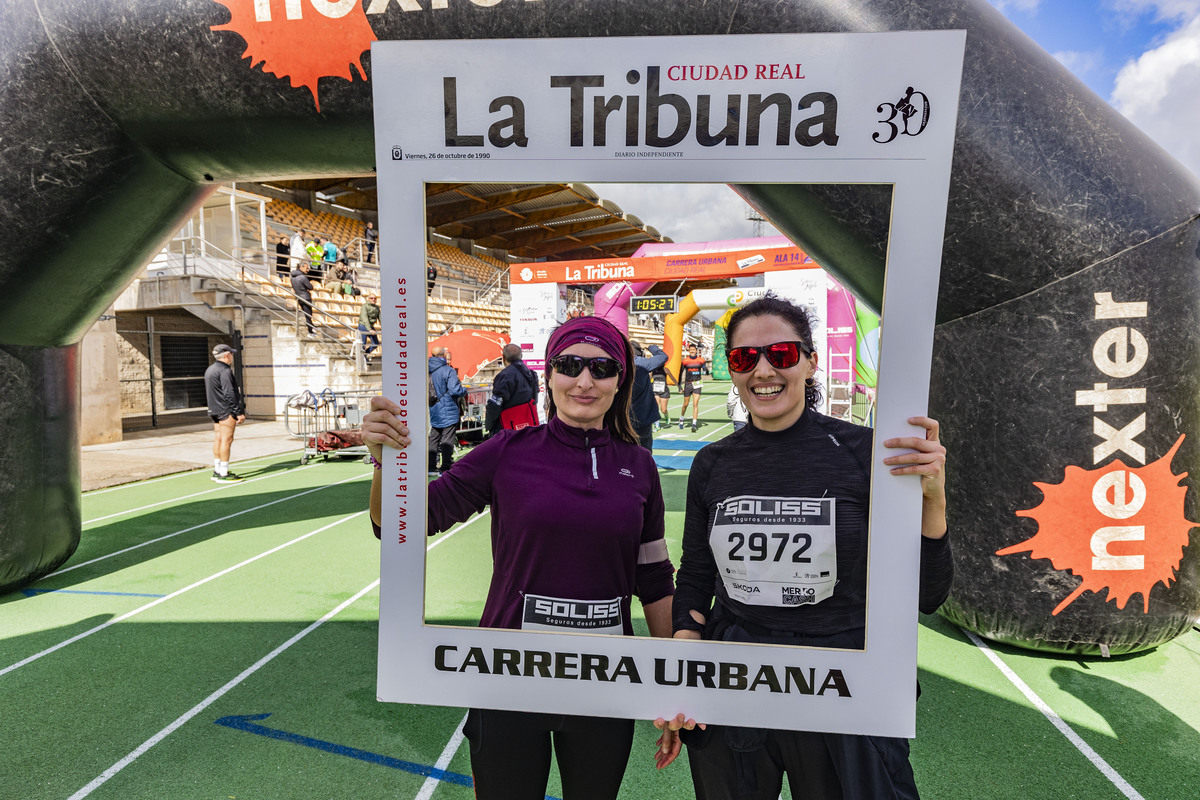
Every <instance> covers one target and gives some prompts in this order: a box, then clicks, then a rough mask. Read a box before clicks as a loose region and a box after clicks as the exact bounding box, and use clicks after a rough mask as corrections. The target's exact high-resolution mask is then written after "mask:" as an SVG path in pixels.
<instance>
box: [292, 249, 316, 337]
mask: <svg viewBox="0 0 1200 800" xmlns="http://www.w3.org/2000/svg"><path fill="white" fill-rule="evenodd" d="M292 291H293V292H295V293H296V302H297V303H298V304H299V305H300V311H301V313H303V314H304V325H305V327H307V328H308V335H309V336H312V335H313V321H312V313H313V305H312V291H313V285H312V281H311V280H309V277H308V262H307V261H301V262H300V266H299V267H297V268H296V269H294V270H292Z"/></svg>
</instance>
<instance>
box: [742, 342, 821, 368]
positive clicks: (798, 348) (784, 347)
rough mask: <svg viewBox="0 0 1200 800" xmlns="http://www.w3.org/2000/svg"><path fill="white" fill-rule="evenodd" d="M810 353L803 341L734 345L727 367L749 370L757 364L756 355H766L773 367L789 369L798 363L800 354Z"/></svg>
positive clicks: (808, 354)
mask: <svg viewBox="0 0 1200 800" xmlns="http://www.w3.org/2000/svg"><path fill="white" fill-rule="evenodd" d="M801 353H804V355H805V356H810V355H812V350H810V349H809V348H808V345H806V344H805V343H804V342H776V343H775V344H764V345H761V346H759V347H735V348H733V349H732V350H730V351H729V368H730V369H731V370H733V371H734V372H749V371H750V370H752V369H754V368H755V367H757V366H758V357H759V356H766V357H767V363H769V364H770V365H771V366H772V367H774V368H775V369H790V368H791V367H794V366H796V365H797V364H799V363H800V354H801Z"/></svg>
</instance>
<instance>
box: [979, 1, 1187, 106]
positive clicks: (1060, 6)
mask: <svg viewBox="0 0 1200 800" xmlns="http://www.w3.org/2000/svg"><path fill="white" fill-rule="evenodd" d="M992 5H993V6H995V7H996V8H997V9H999V10H1000V12H1001V13H1003V14H1004V16H1006V17H1007V18H1008V20H1009V21H1010V22H1012V23H1013V24H1014V25H1016V26H1017V27H1018V28H1020V29H1021V30H1022V31H1024V32H1025V34H1026V35H1028V36H1029V38H1031V39H1033V40H1034V41H1035V42H1037V43H1038V44H1039V45H1041V47H1042V49H1043V50H1045V51H1046V52H1048V53H1050V54H1051V55H1053V56H1054V57H1055V58H1057V59H1058V60H1059V61H1061V62H1062V63H1063V64H1064V65H1065V66H1066V67H1067V68H1068V69H1070V70H1071V71H1072V72H1073V73H1075V75H1076V77H1078V78H1080V79H1081V80H1082V81H1083V82H1084V83H1086V84H1087V85H1088V86H1089V87H1091V89H1092V91H1094V92H1095V93H1096V94H1098V95H1100V96H1101V97H1102V98H1104V99H1105V100H1109V99H1110V98H1111V97H1112V93H1113V85H1114V83H1115V82H1116V78H1117V74H1118V73H1119V72H1120V70H1121V68H1122V67H1123V66H1125V64H1127V63H1129V62H1130V61H1134V60H1136V59H1137V58H1139V57H1140V56H1141V55H1142V54H1143V53H1145V52H1146V51H1148V50H1150V49H1151V48H1153V47H1154V46H1156V45H1157V44H1158V43H1160V42H1162V41H1163V40H1164V39H1165V38H1166V37H1167V36H1168V35H1169V34H1170V33H1171V32H1172V31H1173V30H1174V29H1175V27H1176V24H1175V23H1174V22H1172V21H1170V20H1166V19H1163V18H1162V17H1161V16H1160V15H1159V13H1157V11H1156V9H1154V8H1153V7H1151V6H1150V5H1149V4H1137V5H1135V4H1131V3H1124V4H1122V5H1121V7H1118V5H1117V4H1116V3H1109V2H1097V0H1091V1H1090V2H1087V1H1085V0H1043V1H1042V2H1038V0H994V1H993V2H992Z"/></svg>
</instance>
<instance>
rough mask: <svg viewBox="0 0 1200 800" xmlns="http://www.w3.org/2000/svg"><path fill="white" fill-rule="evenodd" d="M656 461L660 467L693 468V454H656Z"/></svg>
mask: <svg viewBox="0 0 1200 800" xmlns="http://www.w3.org/2000/svg"><path fill="white" fill-rule="evenodd" d="M654 463H655V464H657V465H658V466H659V468H660V469H691V468H692V457H691V456H655V457H654Z"/></svg>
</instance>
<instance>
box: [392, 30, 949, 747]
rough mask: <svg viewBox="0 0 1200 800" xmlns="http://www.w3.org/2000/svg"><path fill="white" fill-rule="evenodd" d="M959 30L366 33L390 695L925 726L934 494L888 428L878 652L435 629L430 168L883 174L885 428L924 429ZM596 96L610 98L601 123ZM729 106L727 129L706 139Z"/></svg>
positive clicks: (675, 179)
mask: <svg viewBox="0 0 1200 800" xmlns="http://www.w3.org/2000/svg"><path fill="white" fill-rule="evenodd" d="M965 40H966V35H965V32H963V31H921V32H897V33H866V34H778V35H761V36H760V35H755V36H713V37H647V38H595V39H522V40H490V41H487V40H485V41H462V40H459V41H409V42H399V41H393V42H376V43H375V44H374V45H373V47H372V56H371V61H372V82H373V84H374V93H375V142H376V159H377V161H376V164H377V174H378V186H379V210H380V225H379V227H380V230H381V231H383V232H384V238H385V242H384V244H383V249H382V252H381V255H382V259H381V261H382V306H383V314H382V324H383V330H384V336H383V339H384V358H383V393H384V394H385V395H386V396H388V397H389V398H391V399H392V400H393V401H395V402H397V403H399V404H400V405H401V406H402V407H403V408H404V409H405V411H406V418H407V421H408V424H409V427H410V430H411V431H412V439H413V442H412V445H411V446H410V447H409V448H408V450H407V451H404V452H396V451H390V450H389V451H387V452H386V453H385V456H386V457H385V459H384V470H383V480H384V491H383V499H384V504H383V523H384V524H383V544H382V564H381V579H382V585H381V589H380V609H379V675H378V696H379V699H380V700H383V701H388V702H402V703H420V704H430V705H448V706H470V707H481V708H503V709H514V710H526V711H541V712H558V713H571V714H583V715H594V716H609V717H628V718H641V719H653V718H654V717H657V716H672V715H674V714H675V713H677V712H684V713H686V714H687V715H688V716H690V717H694V718H695V719H698V720H702V721H705V722H710V723H722V724H733V725H752V726H755V727H774V728H787V729H803V730H820V731H831V732H839V733H859V734H872V735H882V736H912V735H914V732H915V696H916V677H917V676H916V633H917V613H916V608H917V575H918V567H919V530H920V514H921V494H920V490H919V488H918V482H917V481H916V480H915V479H913V480H910V479H906V478H897V477H894V476H892V475H890V474H889V472H888V470H887V468H886V467H884V466H883V465H882V463H881V461H882V459H883V458H884V456H885V455H886V453H885V452H883V451H884V448H883V447H882V446H877V447H876V448H875V451H874V453H873V456H872V458H873V465H874V466H873V477H872V485H871V504H872V508H873V509H876V510H878V509H886V510H887V511H886V513H883V514H880V513H875V514H872V530H871V536H870V555H869V561H868V575H869V577H868V598H869V602H868V605H867V647H866V649H865V650H861V651H844V650H824V649H816V648H795V647H785V646H773V645H752V644H751V645H748V644H733V643H726V642H695V641H681V640H668V639H653V638H648V637H622V636H604V635H590V634H568V633H544V632H532V631H511V630H495V629H482V628H459V627H441V626H434V625H425V624H424V613H423V607H424V606H423V604H424V591H425V585H424V584H425V552H426V551H425V547H426V542H425V535H424V532H425V525H424V521H425V515H426V492H425V486H426V478H425V473H426V469H425V467H426V465H425V461H426V458H427V434H426V429H427V423H428V408H427V403H428V397H427V392H426V389H425V385H424V384H425V381H424V377H425V372H426V368H425V361H426V335H425V324H426V322H425V320H426V317H425V298H426V294H425V274H424V273H425V242H426V228H425V221H424V219H425V218H424V214H425V192H424V186H425V184H426V183H427V182H460V183H484V182H495V183H530V182H567V181H572V182H574V181H578V182H585V183H586V182H601V183H602V182H626V183H634V182H670V183H689V182H696V183H713V182H716V183H739V184H752V183H887V184H891V185H892V186H893V208H892V221H891V232H890V240H889V249H888V258H887V275H886V278H885V286H884V301H883V302H884V307H883V311H884V314H885V318H886V320H887V333H886V340H887V344H886V349H887V356H886V358H884V359H883V360H882V363H881V368H880V372H879V395H878V398H879V400H878V409H877V414H876V433H877V439H876V441H877V442H882V440H883V439H885V438H888V437H892V436H905V435H912V434H913V432H914V429H913V428H912V427H911V426H909V425H908V424H907V422H906V420H907V418H908V417H909V416H912V415H914V414H920V413H924V410H925V408H926V405H927V402H928V396H927V395H928V390H927V387H928V384H929V360H930V354H931V351H932V345H933V325H934V319H933V313H934V308H935V306H936V297H937V288H938V269H939V264H940V262H941V252H942V237H943V232H944V225H945V209H946V203H947V196H948V192H949V185H950V165H951V157H952V152H953V144H954V129H955V122H956V115H957V107H958V98H959V82H960V77H961V73H962V59H963V49H964V44H965ZM701 54H702V55H701ZM678 65H688V66H678ZM775 94H782V95H784V96H785V97H786V99H787V104H788V105H789V106H790V115H791V119H790V121H788V123H787V124H784V125H781V124H780V123H779V120H778V116H777V115H778V111H777V110H776V109H775V108H771V109H768V110H766V111H762V110H761V108H759V111H758V112H757V125H752V124H751V123H750V121H749V120H750V113H749V109H750V107H751V105H752V104H756V106H759V107H761V106H762V105H763V104H764V103H765V102H766V101H767V98H770V97H771V96H772V95H775ZM755 96H757V98H756V97H755ZM735 97H736V98H737V99H736V100H734V99H733V98H735ZM630 98H636V100H635V101H634V102H631V101H630ZM605 102H607V103H608V104H609V105H610V106H617V108H616V109H615V110H614V111H612V112H611V113H609V114H608V116H607V119H606V120H605V121H601V122H597V120H596V113H597V109H598V108H600V107H601V105H603V104H604V103H605ZM735 104H737V108H735ZM635 108H636V110H635ZM710 108H711V109H713V113H711V115H710V113H709V109H710ZM635 115H636V116H635ZM710 116H711V119H710ZM734 116H736V117H737V121H738V125H737V127H736V130H734V131H733V132H732V133H731V134H730V135H728V136H727V137H726V138H725V139H724V140H719V143H718V141H714V138H713V137H715V136H718V135H719V134H720V133H721V130H722V126H723V124H724V123H726V122H729V121H730V120H731V119H733V117H734ZM714 128H715V130H714ZM725 130H726V131H727V132H728V131H729V129H728V128H725ZM531 501H532V502H536V499H533V500H531ZM876 524H878V525H879V528H880V535H875V533H876V531H875V527H876ZM871 600H873V601H874V602H871ZM602 664H603V665H604V666H603V668H599V666H598V665H602ZM681 670H682V673H680V671H681ZM679 674H682V675H683V680H682V681H677V678H678V676H679Z"/></svg>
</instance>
